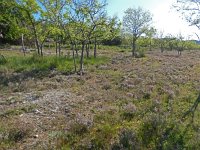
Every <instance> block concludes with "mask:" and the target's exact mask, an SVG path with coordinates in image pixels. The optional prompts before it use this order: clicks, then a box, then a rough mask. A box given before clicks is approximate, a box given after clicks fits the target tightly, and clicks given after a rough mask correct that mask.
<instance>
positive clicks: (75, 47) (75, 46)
mask: <svg viewBox="0 0 200 150" xmlns="http://www.w3.org/2000/svg"><path fill="white" fill-rule="evenodd" d="M74 49H75V51H76V57H78V49H77V45H76V43H75V44H74Z"/></svg>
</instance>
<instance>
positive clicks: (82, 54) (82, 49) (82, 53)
mask: <svg viewBox="0 0 200 150" xmlns="http://www.w3.org/2000/svg"><path fill="white" fill-rule="evenodd" d="M84 48H85V43H84V42H82V48H81V60H80V74H81V75H82V73H83V59H84Z"/></svg>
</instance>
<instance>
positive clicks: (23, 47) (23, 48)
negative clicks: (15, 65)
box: [22, 34, 26, 56]
mask: <svg viewBox="0 0 200 150" xmlns="http://www.w3.org/2000/svg"><path fill="white" fill-rule="evenodd" d="M22 50H23V53H24V56H25V55H26V54H25V46H24V34H22Z"/></svg>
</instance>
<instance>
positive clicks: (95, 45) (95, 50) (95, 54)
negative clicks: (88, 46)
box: [94, 37, 97, 58]
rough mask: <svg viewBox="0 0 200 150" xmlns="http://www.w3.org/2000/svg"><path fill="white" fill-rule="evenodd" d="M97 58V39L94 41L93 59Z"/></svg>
mask: <svg viewBox="0 0 200 150" xmlns="http://www.w3.org/2000/svg"><path fill="white" fill-rule="evenodd" d="M96 57H97V38H96V37H95V39H94V58H96Z"/></svg>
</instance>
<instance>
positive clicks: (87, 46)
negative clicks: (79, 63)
mask: <svg viewBox="0 0 200 150" xmlns="http://www.w3.org/2000/svg"><path fill="white" fill-rule="evenodd" d="M86 55H87V58H89V57H90V45H89V44H86Z"/></svg>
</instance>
